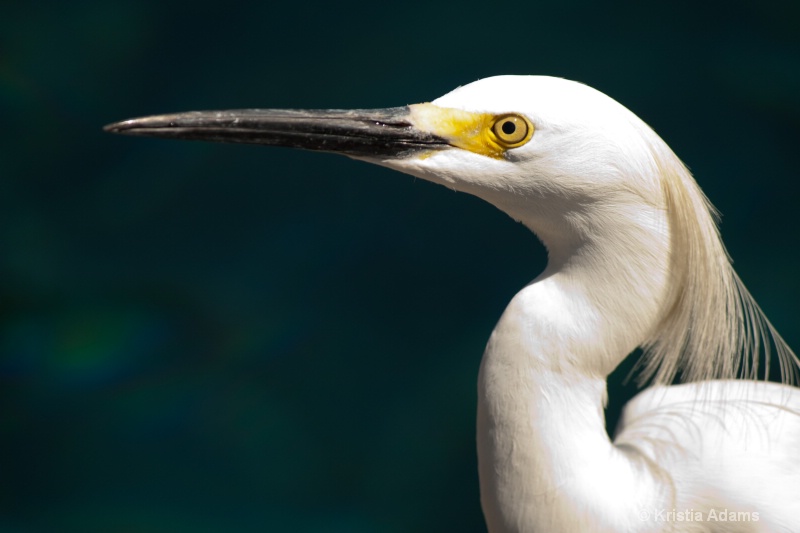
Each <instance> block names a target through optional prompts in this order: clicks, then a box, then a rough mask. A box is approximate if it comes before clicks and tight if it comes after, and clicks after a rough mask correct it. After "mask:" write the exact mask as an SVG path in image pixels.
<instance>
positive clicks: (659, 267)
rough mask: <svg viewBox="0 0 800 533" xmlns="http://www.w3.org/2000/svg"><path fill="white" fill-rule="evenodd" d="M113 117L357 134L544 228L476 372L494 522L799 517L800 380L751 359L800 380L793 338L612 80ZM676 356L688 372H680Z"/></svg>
mask: <svg viewBox="0 0 800 533" xmlns="http://www.w3.org/2000/svg"><path fill="white" fill-rule="evenodd" d="M107 129H108V130H109V131H112V132H118V133H127V134H133V135H148V136H159V137H170V138H185V139H199V140H211V141H227V142H247V143H257V144H270V145H281V146H291V147H297V148H306V149H313V150H323V151H331V152H337V153H342V154H345V155H349V156H351V157H354V158H357V159H363V160H365V161H369V162H371V163H376V164H379V165H383V166H387V167H390V168H393V169H396V170H399V171H401V172H405V173H408V174H411V175H414V176H417V177H419V178H423V179H426V180H429V181H432V182H435V183H439V184H442V185H445V186H447V187H450V188H452V189H455V190H457V191H464V192H468V193H471V194H474V195H476V196H478V197H480V198H483V199H484V200H486V201H488V202H490V203H491V204H493V205H495V206H496V207H498V208H499V209H501V210H503V211H504V212H506V213H507V214H508V215H510V216H511V217H512V218H513V219H515V220H517V221H519V222H521V223H522V224H524V225H525V226H527V227H528V228H530V230H531V231H533V232H534V233H535V234H536V235H537V236H538V237H539V239H540V240H541V241H542V242H543V243H544V245H545V247H546V248H547V250H548V264H547V267H546V269H545V271H544V272H543V273H541V274H540V275H539V276H538V277H537V278H536V279H535V280H534V281H533V282H531V283H530V284H529V285H527V286H526V287H524V288H523V289H522V290H521V291H519V293H517V295H516V296H514V298H513V299H512V300H511V302H510V303H509V305H508V307H507V308H506V310H505V312H504V313H503V315H502V317H501V318H500V320H499V322H498V324H497V326H496V327H495V329H494V331H493V333H492V335H491V338H490V339H489V342H488V345H487V347H486V351H485V353H484V356H483V360H482V362H481V368H480V374H479V378H478V387H479V395H478V419H477V433H478V437H477V440H478V459H479V474H480V485H481V505H482V507H483V511H484V515H485V518H486V523H487V525H488V529H489V531H490V532H491V533H512V532H513V533H517V532H520V533H521V532H549V533H555V532H615V533H616V532H623V531H624V532H639V531H647V532H653V531H670V532H694V531H710V532H745V531H747V532H750V531H759V532H761V531H764V532H766V531H769V532H777V531H785V532H795V533H796V532H800V389H798V388H795V387H793V386H791V385H785V384H777V383H768V382H762V381H756V379H757V376H758V374H759V368H758V364H759V361H760V360H761V362H762V364H766V365H767V366H768V365H769V357H770V353H774V354H776V355H777V358H778V360H779V362H780V367H781V371H782V377H783V380H784V382H785V383H792V382H795V381H796V377H797V376H796V373H797V368H798V359H797V357H796V356H795V355H794V353H792V351H791V350H790V349H789V347H788V346H787V345H786V344H785V343H784V341H783V340H782V339H781V337H780V336H779V335H778V334H777V333H776V332H775V330H774V329H773V327H772V326H771V325H770V323H769V322H768V321H767V320H766V318H765V317H764V315H763V314H762V312H761V310H760V309H759V308H758V306H757V305H756V303H755V302H754V300H753V299H752V297H751V296H750V294H749V293H748V292H747V291H746V289H745V288H744V286H743V285H742V283H741V281H740V280H739V278H738V276H737V275H736V273H735V272H734V270H733V268H732V266H731V263H730V260H729V258H728V256H727V253H726V251H725V248H724V246H723V244H722V242H721V240H720V237H719V234H718V231H717V228H716V225H715V222H714V217H713V208H712V207H711V206H710V204H709V203H708V201H707V200H706V198H705V196H704V195H703V193H702V192H701V190H700V188H699V187H698V185H697V184H696V182H695V181H694V179H693V178H692V176H691V175H690V173H689V171H688V170H687V169H686V168H685V167H684V165H683V164H682V163H681V162H680V160H679V159H678V158H677V157H676V156H675V154H674V153H673V152H672V151H671V150H670V148H669V147H668V146H667V145H666V143H664V141H663V140H661V138H659V137H658V136H657V135H656V134H655V133H654V132H653V131H652V130H651V129H650V128H649V127H648V126H647V125H646V124H645V123H644V122H643V121H642V120H640V119H639V118H638V117H636V116H635V115H634V114H633V113H631V112H630V111H628V110H627V109H626V108H624V107H623V106H622V105H620V104H619V103H617V102H615V101H614V100H612V99H611V98H609V97H607V96H605V95H604V94H602V93H600V92H598V91H596V90H594V89H591V88H590V87H587V86H585V85H582V84H579V83H576V82H571V81H567V80H563V79H558V78H550V77H540V76H499V77H493V78H488V79H484V80H480V81H477V82H474V83H471V84H469V85H466V86H463V87H460V88H458V89H456V90H454V91H452V92H450V93H448V94H446V95H445V96H442V97H441V98H439V99H437V100H434V101H433V102H431V103H424V104H415V105H410V106H406V107H398V108H389V109H379V110H353V111H338V110H317V111H308V110H295V111H286V110H239V111H224V112H191V113H179V114H174V115H161V116H155V117H145V118H140V119H133V120H128V121H123V122H119V123H116V124H112V125H110V126H108V127H107ZM637 347H642V348H643V349H644V354H645V355H644V359H643V363H642V366H641V369H642V376H643V379H644V380H647V379H649V378H653V379H652V381H653V382H654V385H653V386H651V387H650V388H647V389H645V390H644V391H643V392H642V393H640V394H639V395H638V396H637V397H635V398H634V399H633V400H632V401H631V402H630V403H629V404H628V405H627V406H626V407H625V410H624V413H623V417H622V421H621V423H620V427H619V429H618V431H617V434H616V436H615V437H614V439H613V440H611V439H610V438H609V436H608V434H607V433H606V430H605V426H604V405H605V401H606V378H607V376H608V375H609V374H610V373H611V372H612V371H613V370H614V369H615V368H616V367H617V365H619V364H620V362H622V361H623V360H624V359H625V358H626V357H627V356H628V355H629V354H630V353H631V352H632V351H633V350H634V349H635V348H637ZM771 348H772V350H771ZM763 370H764V369H763V367H762V370H761V371H762V372H763ZM677 375H680V377H681V378H682V379H683V380H685V381H689V382H691V383H687V384H683V385H677V386H669V385H670V384H671V383H672V382H673V380H674V378H675V377H676V376H677ZM736 378H740V379H736Z"/></svg>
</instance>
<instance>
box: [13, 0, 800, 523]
mask: <svg viewBox="0 0 800 533" xmlns="http://www.w3.org/2000/svg"><path fill="white" fill-rule="evenodd" d="M506 73H516V74H525V73H530V74H549V75H556V76H563V77H567V78H572V79H576V80H579V81H582V82H585V83H588V84H589V85H592V86H594V87H596V88H598V89H600V90H602V91H604V92H606V93H607V94H609V95H611V96H612V97H614V98H616V99H617V100H619V101H620V102H622V103H623V104H625V105H626V106H628V107H629V108H631V109H632V110H633V111H634V112H636V113H637V114H639V115H640V116H641V117H642V118H643V119H644V120H645V121H646V122H648V123H649V124H651V125H652V126H653V127H654V128H655V129H656V131H658V132H659V133H660V134H661V135H662V137H664V138H665V140H666V141H667V142H668V143H669V144H670V145H671V146H672V147H673V149H674V150H675V151H676V152H677V153H678V154H679V156H681V157H682V158H683V159H684V161H685V162H686V163H687V164H688V165H689V166H690V167H691V168H692V170H693V171H694V173H695V175H696V176H697V178H698V181H699V182H700V183H701V186H702V187H703V188H704V190H705V191H706V193H707V194H708V195H709V197H710V198H711V199H712V201H713V202H714V203H715V204H716V205H717V206H718V207H719V208H720V210H721V211H722V213H723V215H724V218H723V225H722V232H723V236H724V238H725V241H726V243H727V245H728V247H729V249H730V251H731V254H732V256H733V257H734V259H735V260H736V265H737V269H738V271H739V273H740V275H741V276H742V278H743V279H744V280H745V282H746V283H747V284H748V286H749V288H750V289H751V291H752V292H753V293H754V294H755V296H756V298H757V299H758V300H759V302H760V303H761V305H762V307H763V308H764V309H765V310H766V311H767V313H768V315H769V316H770V317H771V319H772V320H773V322H774V323H775V325H776V326H777V327H778V329H779V330H780V331H781V332H782V333H783V335H784V336H785V337H786V339H787V340H788V341H789V342H790V344H792V345H793V346H794V347H795V348H798V347H800V331H798V329H797V327H796V324H797V302H798V300H800V281H799V280H798V272H799V271H800V252H798V249H799V248H800V224H799V223H798V221H797V217H796V210H797V204H798V200H799V199H800V185H799V184H798V182H800V172H798V170H797V161H798V159H797V153H798V141H800V134H798V132H799V131H800V3H798V2H796V1H794V0H787V1H783V2H770V1H765V2H759V3H757V4H756V3H755V2H735V1H734V2H725V3H721V2H720V3H718V2H709V3H702V4H701V3H697V2H689V1H678V2H662V3H642V2H635V1H618V2H610V3H600V2H591V1H588V0H573V1H567V2H534V1H532V2H523V3H497V4H491V3H487V2H460V3H458V4H449V5H448V4H446V3H437V2H407V3H404V4H397V5H395V4H379V3H376V2H373V3H363V2H352V1H347V0H345V1H342V2H316V1H311V2H282V3H277V2H272V3H270V2H226V3H220V2H209V1H197V2H192V3H187V2H177V1H174V0H167V1H165V0H158V1H156V0H148V1H142V0H136V1H134V0H118V1H115V2H101V1H99V0H77V1H72V2H61V1H55V0H49V1H47V0H45V1H42V2H36V3H32V2H24V1H22V0H10V2H9V1H6V2H4V4H3V8H2V17H0V140H1V141H2V142H0V531H2V532H3V533H7V532H14V533H16V532H20V533H33V532H48V533H50V532H58V531H63V532H86V533H92V532H98V533H99V532H104V533H113V532H126V533H127V532H152V533H160V532H183V531H187V532H201V533H202V532H228V531H237V532H241V533H244V532H251V531H252V532H256V531H258V532H263V531H270V532H272V531H292V532H320V533H321V532H325V533H327V532H359V531H369V532H378V533H383V532H387V533H394V532H411V531H413V532H442V531H458V532H472V531H474V532H481V531H485V526H484V525H483V520H482V516H481V511H480V506H479V500H478V480H477V474H476V459H475V451H474V448H475V446H474V411H475V399H476V398H475V397H476V392H475V381H476V375H477V369H478V363H479V361H480V357H481V352H482V349H483V346H484V343H485V341H486V339H487V338H488V335H489V333H490V331H491V330H492V327H493V326H494V323H495V321H496V320H497V318H498V317H499V315H500V313H501V312H502V310H503V308H504V306H505V304H506V302H507V301H508V300H509V299H510V298H511V296H512V295H513V294H514V292H515V291H516V290H517V289H519V288H520V287H521V286H522V285H524V284H525V283H526V282H528V281H529V280H530V279H532V278H533V277H534V276H535V275H536V274H537V273H538V272H539V271H540V270H541V269H542V268H543V266H544V262H545V256H544V252H543V250H542V248H541V246H540V245H539V244H538V243H537V241H536V239H535V238H533V237H532V236H531V235H529V234H528V232H527V231H526V230H525V229H524V228H522V227H521V226H519V225H517V224H515V223H514V222H512V221H511V220H510V219H509V218H508V217H506V216H505V215H504V214H502V213H500V212H498V211H497V210H495V209H494V208H493V207H491V206H489V205H487V204H484V203H482V202H480V201H479V200H477V199H475V198H472V197H470V196H467V195H465V194H456V193H453V192H452V191H449V190H447V189H445V188H440V187H437V186H434V185H431V184H428V183H425V182H422V181H421V180H414V179H412V178H409V177H407V176H402V175H400V174H395V173H392V172H391V171H388V170H386V169H382V168H377V167H371V166H369V165H366V164H364V163H360V162H355V161H351V160H348V159H346V158H343V157H336V156H332V155H328V154H315V153H307V152H293V151H290V150H282V149H275V148H262V147H252V146H234V145H211V144H202V143H191V142H175V141H160V140H148V139H137V138H124V137H119V136H112V135H108V134H104V133H103V132H102V131H101V127H102V126H103V125H104V124H107V123H109V122H112V121H116V120H121V119H124V118H129V117H133V116H139V115H144V114H153V113H161V112H171V111H184V110H193V109H220V108H221V109H224V108H243V107H384V106H395V105H403V104H408V103H414V102H421V101H429V100H431V99H433V98H435V97H437V96H439V95H441V94H444V93H445V92H447V91H449V90H451V89H453V88H455V87H456V86H458V85H462V84H465V83H468V82H470V81H473V80H475V79H478V78H481V77H486V76H490V75H494V74H506ZM620 381H621V376H620V375H615V376H614V378H613V383H612V387H611V397H612V407H611V409H612V412H611V415H610V416H611V418H612V419H614V418H615V416H616V415H615V414H614V413H615V412H616V411H617V410H618V409H619V406H620V405H622V404H623V403H624V401H625V399H626V398H628V397H629V396H630V395H631V394H632V393H633V392H634V388H633V387H630V386H628V387H622V386H621V385H620Z"/></svg>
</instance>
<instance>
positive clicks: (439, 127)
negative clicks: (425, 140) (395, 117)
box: [408, 103, 533, 159]
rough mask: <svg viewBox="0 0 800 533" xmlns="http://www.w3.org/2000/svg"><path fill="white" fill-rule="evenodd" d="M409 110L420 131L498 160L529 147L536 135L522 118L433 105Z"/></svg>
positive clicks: (415, 105) (418, 106) (414, 106)
mask: <svg viewBox="0 0 800 533" xmlns="http://www.w3.org/2000/svg"><path fill="white" fill-rule="evenodd" d="M408 107H409V108H410V109H411V114H410V119H411V122H412V123H413V124H414V126H415V127H416V128H417V129H420V130H422V131H427V132H429V133H433V134H434V135H438V136H439V137H443V138H445V139H447V141H448V142H449V143H450V144H451V145H453V146H456V147H458V148H462V149H464V150H469V151H470V152H474V153H476V154H480V155H485V156H488V157H493V158H495V159H500V158H502V157H503V155H504V154H505V153H506V151H507V150H509V149H511V148H516V147H518V146H522V145H523V144H525V143H527V142H528V141H529V140H530V138H531V136H532V135H533V125H532V124H531V123H530V121H529V120H528V119H527V118H525V117H523V116H521V115H514V114H504V115H493V114H491V113H473V112H471V111H463V110H461V109H453V108H450V107H439V106H437V105H434V104H431V103H424V104H412V105H410V106H408ZM509 132H510V133H509Z"/></svg>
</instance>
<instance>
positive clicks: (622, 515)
mask: <svg viewBox="0 0 800 533" xmlns="http://www.w3.org/2000/svg"><path fill="white" fill-rule="evenodd" d="M594 207H595V210H594V211H593V212H594V213H595V214H596V215H597V216H599V217H601V218H602V217H603V213H602V209H603V207H602V206H594ZM613 209H614V213H613V214H614V216H613V217H608V218H606V220H605V221H604V222H603V223H602V224H600V223H599V221H598V220H595V221H590V222H589V223H588V224H587V225H586V226H585V228H586V229H585V231H584V230H582V229H581V228H578V229H577V230H576V229H575V228H574V227H569V226H567V228H566V229H564V226H563V225H562V226H560V227H559V226H556V227H554V226H545V225H540V224H538V221H537V219H535V218H532V219H528V220H523V222H525V223H526V224H527V225H529V227H531V229H533V230H534V231H535V232H536V234H537V235H538V236H539V237H540V239H542V241H543V242H544V244H545V246H547V248H548V252H549V263H548V266H547V269H546V270H545V272H543V273H542V274H541V275H540V276H539V277H538V278H537V279H536V280H535V281H534V282H533V283H531V284H530V285H528V286H526V287H525V288H523V289H522V290H521V291H520V292H519V293H517V295H516V296H515V297H514V298H513V299H512V301H511V302H510V304H509V305H508V307H507V308H506V310H505V312H504V313H503V316H502V317H501V318H500V321H499V322H498V324H497V326H496V328H495V330H494V331H493V333H492V336H491V338H490V340H489V343H488V345H487V348H486V352H485V354H484V357H483V360H482V362H481V372H480V377H479V390H478V398H479V400H478V458H479V466H480V478H481V494H482V505H483V508H484V513H485V514H486V517H487V522H488V523H489V531H490V532H491V533H512V532H514V533H516V532H527V531H552V532H555V531H589V530H592V531H604V529H603V528H602V527H599V526H598V525H597V524H601V523H602V522H603V520H607V519H609V518H608V517H609V516H611V515H614V516H615V520H622V521H626V520H629V519H630V520H634V521H635V520H637V516H636V515H635V513H634V512H632V511H631V509H637V507H636V502H637V501H640V502H642V504H643V505H644V503H645V502H646V503H647V504H652V502H653V501H655V498H657V494H656V493H657V491H658V490H659V486H658V485H657V484H656V483H655V482H653V483H650V482H649V481H648V479H649V478H648V477H647V475H644V477H643V474H642V472H641V470H642V469H644V470H646V467H644V466H643V465H639V464H636V458H635V457H634V458H632V457H629V456H628V455H627V454H626V453H625V452H623V451H621V450H620V449H617V448H616V447H615V446H614V445H613V444H612V443H611V441H610V439H609V437H608V434H607V433H606V430H605V417H604V412H603V410H604V404H605V395H606V381H605V380H606V377H607V376H608V374H609V373H611V372H612V371H613V370H614V368H615V367H616V366H617V365H618V364H619V363H620V362H621V361H622V360H623V359H624V358H625V357H626V356H627V355H628V354H629V353H630V352H631V351H632V350H633V349H635V348H636V346H638V345H639V344H640V343H642V342H643V340H644V339H646V338H647V336H648V335H649V334H650V332H651V331H652V330H653V328H654V327H656V326H657V325H658V323H659V320H660V317H661V315H662V314H663V309H664V307H665V300H666V299H667V298H668V297H667V294H668V291H667V285H668V281H669V280H668V271H667V268H666V267H665V265H668V264H669V241H668V235H667V232H666V230H665V228H666V220H665V218H664V217H665V215H664V211H663V210H660V209H657V208H644V207H642V206H641V205H638V206H636V207H635V208H634V207H632V208H631V210H630V216H628V215H627V214H626V211H625V209H624V208H621V207H620V205H615V206H614V207H613ZM648 487H650V488H649V489H648ZM609 494H613V495H614V496H613V497H611V496H608V497H606V495H609ZM621 502H624V503H625V505H624V507H622V503H621ZM628 515H630V516H628ZM610 523H615V524H616V525H617V526H618V524H619V523H620V522H618V521H617V522H613V521H611V522H610ZM634 525H635V522H632V527H633V526H634ZM611 530H612V529H611V528H609V531H611Z"/></svg>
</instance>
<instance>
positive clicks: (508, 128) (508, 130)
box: [500, 120, 517, 135]
mask: <svg viewBox="0 0 800 533" xmlns="http://www.w3.org/2000/svg"><path fill="white" fill-rule="evenodd" d="M500 129H501V130H503V133H505V134H506V135H511V134H512V133H514V132H515V131H516V129H517V125H516V124H514V123H513V122H512V121H510V120H506V121H505V122H503V125H502V126H500Z"/></svg>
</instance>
